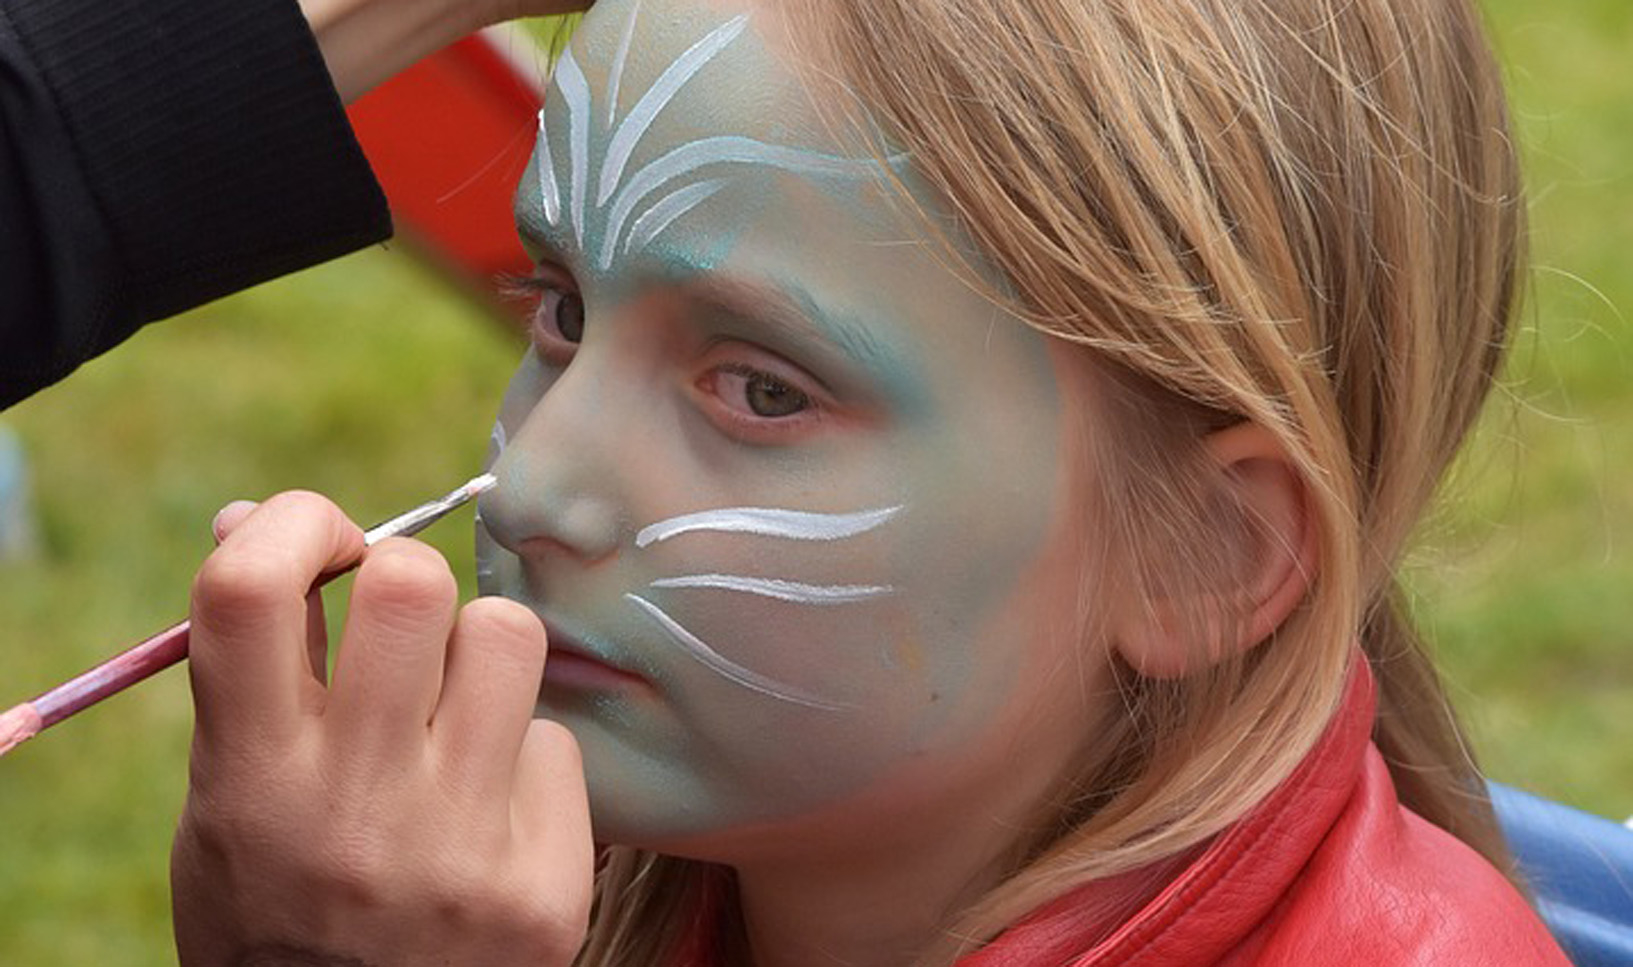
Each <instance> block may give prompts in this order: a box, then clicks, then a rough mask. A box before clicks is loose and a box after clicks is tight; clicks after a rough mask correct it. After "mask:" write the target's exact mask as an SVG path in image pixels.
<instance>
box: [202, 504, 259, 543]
mask: <svg viewBox="0 0 1633 967" xmlns="http://www.w3.org/2000/svg"><path fill="white" fill-rule="evenodd" d="M254 507H255V501H253V500H234V501H232V502H231V503H229V504H227V506H225V507H223V508H221V509H220V510H218V511H216V512H215V517H214V518H213V519H212V520H211V521H210V533H212V534H214V535H215V539H216V543H218V544H219V543H220V542H221V540H222V539H223V538H225V537H226V536H227V534H226V530H225V528H226V524H227V521H228V520H229V519H230V518H233V517H242V516H243V515H244V514H246V513H248V512H249V511H250V510H253V509H254Z"/></svg>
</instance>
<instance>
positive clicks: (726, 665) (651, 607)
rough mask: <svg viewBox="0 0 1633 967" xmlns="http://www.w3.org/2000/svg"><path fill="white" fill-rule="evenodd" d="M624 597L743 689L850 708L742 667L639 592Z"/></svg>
mask: <svg viewBox="0 0 1633 967" xmlns="http://www.w3.org/2000/svg"><path fill="white" fill-rule="evenodd" d="M624 599H625V600H627V601H628V602H629V603H630V604H633V605H635V606H636V607H637V608H639V609H640V610H641V612H642V613H643V614H645V615H646V616H647V617H649V618H651V619H652V620H653V621H654V622H656V623H657V625H658V627H660V628H662V629H663V630H664V632H665V633H666V634H668V635H669V637H670V639H671V640H673V641H674V642H675V644H677V645H679V646H680V647H681V648H682V649H684V650H685V651H686V653H687V654H689V655H691V656H692V657H693V658H696V659H697V660H698V661H700V662H702V663H703V664H704V665H706V666H708V667H709V668H710V669H712V670H713V671H715V672H717V673H719V674H720V675H722V676H723V677H725V678H727V679H730V680H731V681H734V682H736V683H737V684H739V685H741V686H743V687H744V688H747V689H749V690H751V691H755V692H759V693H760V694H762V695H767V696H770V697H771V698H776V699H781V700H782V701H785V702H792V703H794V704H795V705H804V706H807V707H809V708H815V709H822V710H824V711H828V712H834V711H838V710H840V709H843V708H848V707H849V706H846V705H841V704H838V703H836V702H832V701H829V700H827V699H824V698H820V697H818V696H815V695H810V694H807V693H805V692H802V691H800V690H799V689H796V688H793V687H791V686H789V685H784V684H783V683H782V682H779V681H777V680H776V679H773V678H767V677H765V676H764V675H761V674H759V673H758V672H755V671H752V670H750V669H747V668H744V667H743V666H742V665H739V664H737V663H736V662H733V661H732V660H730V659H729V658H726V657H725V656H724V655H722V654H720V653H719V652H717V651H715V650H714V649H713V648H710V647H709V646H708V644H706V643H705V642H704V641H703V640H702V639H700V638H698V637H697V636H696V635H694V634H692V633H691V632H690V631H687V630H686V629H685V628H683V627H681V625H680V623H679V622H678V621H676V620H675V619H674V618H671V617H669V616H668V615H667V614H665V613H664V612H663V609H662V608H659V607H658V606H657V605H655V604H653V603H652V602H650V601H648V600H646V599H645V598H643V597H641V596H640V595H638V594H625V595H624Z"/></svg>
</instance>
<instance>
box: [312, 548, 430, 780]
mask: <svg viewBox="0 0 1633 967" xmlns="http://www.w3.org/2000/svg"><path fill="white" fill-rule="evenodd" d="M458 594H459V586H458V584H457V583H456V582H455V581H454V576H453V572H451V571H449V570H448V563H447V562H446V561H444V560H443V559H442V555H440V554H438V553H437V552H436V551H435V550H433V549H432V548H431V547H430V546H428V545H426V544H422V543H420V542H419V541H415V540H409V539H406V538H391V539H388V540H385V541H381V542H380V543H379V544H376V545H375V546H374V547H372V548H370V549H369V552H368V554H367V556H366V557H365V558H364V560H363V566H362V567H361V568H359V569H358V572H357V579H356V580H355V581H354V582H353V584H352V599H351V609H350V612H349V614H348V615H347V617H346V630H345V631H344V632H342V633H341V636H340V654H339V656H338V657H337V658H336V659H335V674H334V681H333V683H332V684H331V685H330V688H329V705H328V708H327V709H326V711H325V712H324V718H325V719H326V720H329V721H331V722H332V723H333V729H332V731H331V733H330V734H331V735H333V736H334V737H335V739H336V740H337V741H338V742H339V743H340V744H341V745H342V746H343V747H348V748H351V749H353V750H356V751H360V752H363V753H364V754H369V755H373V754H378V753H380V752H381V751H383V750H385V749H389V748H393V747H395V748H402V747H403V746H404V745H405V744H423V743H424V742H425V740H426V729H427V727H428V726H429V725H430V722H431V713H432V711H433V709H435V708H436V702H437V695H438V694H439V693H440V692H441V691H442V664H443V655H444V653H445V651H446V650H447V647H448V635H449V633H450V632H451V631H452V630H453V626H454V607H455V604H456V603H457V600H458Z"/></svg>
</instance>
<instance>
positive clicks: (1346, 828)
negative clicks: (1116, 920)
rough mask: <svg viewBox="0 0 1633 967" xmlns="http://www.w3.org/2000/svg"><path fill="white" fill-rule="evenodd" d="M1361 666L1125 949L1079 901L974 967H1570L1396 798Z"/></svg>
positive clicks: (1065, 902)
mask: <svg viewBox="0 0 1633 967" xmlns="http://www.w3.org/2000/svg"><path fill="white" fill-rule="evenodd" d="M1361 668H1362V670H1361V671H1360V672H1359V673H1357V674H1355V675H1354V676H1352V680H1351V682H1350V685H1349V689H1348V694H1347V695H1346V697H1345V699H1344V704H1343V706H1342V707H1341V708H1340V709H1339V711H1338V714H1337V715H1336V716H1335V717H1334V719H1333V722H1332V724H1331V725H1329V726H1328V727H1327V731H1326V733H1325V734H1324V735H1323V737H1322V739H1321V741H1320V742H1319V743H1318V744H1317V745H1316V747H1315V749H1314V750H1312V751H1311V753H1310V755H1309V756H1308V757H1307V758H1306V759H1305V760H1304V762H1303V763H1301V764H1300V765H1299V768H1298V769H1297V770H1296V771H1295V772H1294V773H1293V774H1292V775H1291V776H1289V777H1288V779H1287V781H1286V782H1284V783H1282V784H1281V786H1279V787H1278V788H1277V789H1276V791H1275V792H1274V793H1272V794H1271V795H1270V797H1269V798H1268V799H1266V800H1265V801H1264V803H1263V804H1261V805H1260V806H1259V807H1258V808H1257V809H1255V810H1254V811H1253V812H1252V813H1251V814H1249V815H1248V816H1247V818H1245V819H1243V820H1242V821H1241V822H1239V823H1237V824H1236V825H1235V826H1232V827H1231V828H1230V829H1228V830H1226V831H1225V832H1224V833H1223V834H1221V835H1220V836H1219V837H1218V838H1217V839H1215V840H1214V841H1213V842H1212V843H1211V844H1210V845H1209V846H1208V847H1207V848H1206V849H1205V850H1204V851H1203V852H1202V853H1201V854H1200V855H1199V856H1198V857H1197V859H1196V860H1194V861H1193V862H1191V863H1190V864H1189V865H1188V866H1186V867H1185V868H1184V869H1183V870H1182V871H1181V872H1180V873H1179V875H1178V876H1177V877H1175V878H1174V879H1173V880H1172V881H1171V882H1170V883H1169V884H1168V885H1167V886H1166V887H1165V888H1163V890H1162V892H1161V893H1159V894H1158V895H1157V897H1156V899H1154V900H1152V901H1151V902H1150V903H1148V904H1146V906H1145V907H1144V908H1143V909H1141V910H1140V911H1139V912H1138V913H1137V914H1135V915H1134V916H1133V917H1131V918H1130V919H1129V920H1127V921H1126V922H1125V923H1123V925H1122V926H1121V927H1119V928H1117V929H1116V930H1115V931H1114V932H1113V933H1111V935H1110V936H1107V937H1105V939H1104V940H1103V941H1101V942H1099V943H1095V939H1096V938H1099V937H1101V936H1104V935H1105V931H1104V929H1103V924H1100V923H1098V922H1096V921H1095V920H1094V919H1093V918H1091V917H1086V916H1083V915H1082V913H1081V912H1080V911H1081V904H1078V903H1074V899H1076V898H1077V894H1069V895H1067V896H1066V897H1063V898H1062V899H1061V900H1059V901H1056V902H1055V903H1053V904H1050V905H1049V906H1048V907H1045V908H1044V909H1043V910H1040V911H1038V912H1037V913H1035V914H1033V915H1032V916H1031V917H1029V918H1027V919H1026V920H1024V921H1022V922H1021V923H1018V924H1016V925H1015V926H1014V927H1011V928H1010V929H1009V930H1007V931H1005V932H1004V933H1003V934H1002V935H1000V936H999V937H998V938H997V939H996V940H994V941H993V942H992V943H991V944H989V945H988V946H987V947H985V948H983V949H982V950H980V951H979V952H977V953H974V954H971V955H970V956H968V957H965V958H963V959H961V960H960V961H959V962H958V967H1066V965H1070V967H1091V965H1093V967H1100V965H1110V964H1117V965H1120V967H1133V965H1141V967H1145V965H1149V967H1159V965H1160V967H1247V965H1254V967H1271V965H1276V967H1281V965H1287V967H1294V965H1296V967H1324V965H1329V964H1330V965H1338V964H1356V965H1364V967H1405V965H1431V964H1433V965H1439V964H1455V965H1458V967H1481V965H1486V964H1492V965H1496V964H1502V965H1550V967H1553V965H1557V967H1570V961H1569V960H1567V959H1566V957H1565V954H1564V953H1563V952H1562V951H1561V950H1560V949H1559V947H1558V946H1557V945H1556V944H1555V943H1554V941H1553V938H1552V937H1551V936H1550V935H1549V934H1548V930H1547V928H1546V927H1544V926H1543V924H1542V921H1541V920H1539V919H1538V918H1537V915H1536V914H1535V913H1534V912H1533V911H1532V910H1531V908H1530V906H1529V905H1528V904H1527V903H1526V902H1525V900H1524V899H1523V898H1522V897H1521V896H1520V895H1519V893H1518V892H1517V891H1516V890H1515V889H1514V888H1513V887H1512V886H1510V885H1509V883H1508V881H1507V880H1505V879H1504V878H1503V876H1502V875H1501V874H1499V873H1498V872H1497V871H1496V870H1495V869H1493V868H1492V867H1491V865H1490V864H1488V863H1487V862H1486V861H1485V860H1484V859H1483V858H1482V857H1481V856H1480V855H1479V854H1477V853H1475V852H1474V851H1473V850H1471V849H1469V848H1468V847H1467V846H1465V845H1463V843H1462V842H1461V841H1460V840H1458V839H1456V838H1455V837H1453V836H1452V835H1451V834H1449V833H1447V832H1445V831H1444V830H1442V829H1440V828H1439V827H1437V826H1434V825H1431V824H1430V823H1428V822H1427V821H1425V820H1423V819H1421V818H1419V817H1418V816H1417V815H1416V814H1414V813H1412V812H1411V811H1409V810H1407V809H1406V808H1405V807H1403V806H1402V805H1401V804H1400V803H1399V802H1398V801H1397V800H1396V798H1395V785H1394V783H1393V782H1392V781H1391V780H1390V778H1389V770H1388V768H1387V767H1386V766H1385V765H1384V762H1383V758H1382V757H1381V756H1380V755H1379V754H1378V750H1377V748H1376V747H1375V746H1374V745H1373V744H1372V741H1371V729H1372V721H1373V708H1374V705H1373V703H1374V697H1373V684H1372V677H1371V675H1370V674H1369V673H1367V672H1366V671H1365V666H1364V664H1362V665H1361ZM1092 889H1093V888H1092V887H1090V888H1086V889H1085V893H1084V895H1087V893H1088V891H1090V890H1092Z"/></svg>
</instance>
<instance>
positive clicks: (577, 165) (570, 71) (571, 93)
mask: <svg viewBox="0 0 1633 967" xmlns="http://www.w3.org/2000/svg"><path fill="white" fill-rule="evenodd" d="M555 77H556V89H557V90H559V91H561V95H562V97H565V98H566V99H567V125H568V133H569V138H570V144H569V145H568V147H569V154H570V157H571V158H572V164H573V171H572V178H573V180H572V184H571V185H570V186H569V190H568V195H569V196H570V197H571V199H572V220H573V237H574V239H576V240H577V242H578V245H579V248H583V247H584V183H585V182H586V181H588V180H589V178H590V173H589V172H590V84H589V82H588V81H586V80H585V79H584V71H583V70H581V69H579V66H578V61H576V60H574V59H573V49H572V48H571V47H569V48H567V52H566V53H564V54H562V55H561V60H560V61H559V62H558V63H557V64H556V74H555Z"/></svg>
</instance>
